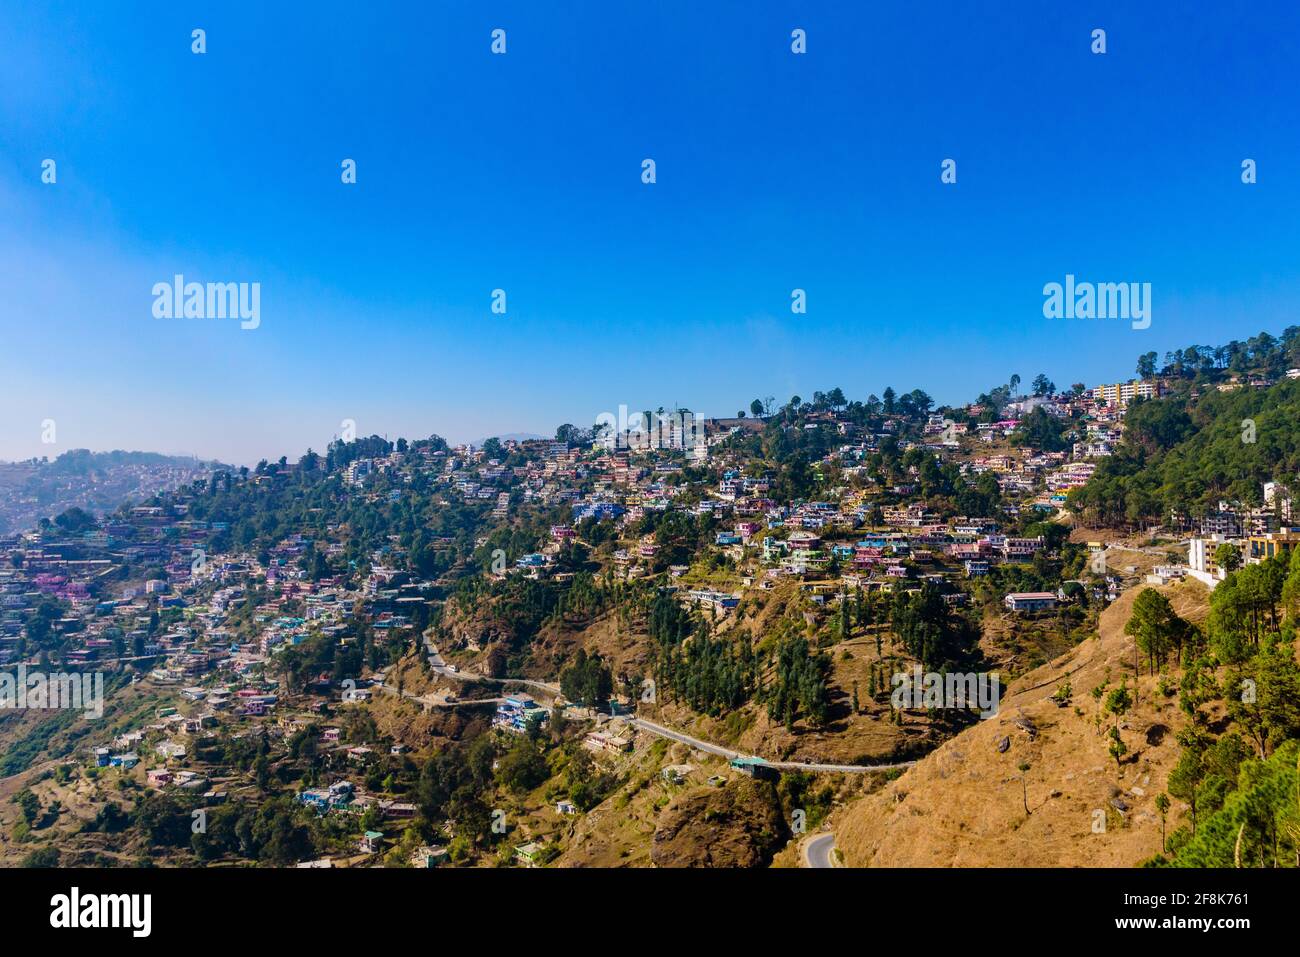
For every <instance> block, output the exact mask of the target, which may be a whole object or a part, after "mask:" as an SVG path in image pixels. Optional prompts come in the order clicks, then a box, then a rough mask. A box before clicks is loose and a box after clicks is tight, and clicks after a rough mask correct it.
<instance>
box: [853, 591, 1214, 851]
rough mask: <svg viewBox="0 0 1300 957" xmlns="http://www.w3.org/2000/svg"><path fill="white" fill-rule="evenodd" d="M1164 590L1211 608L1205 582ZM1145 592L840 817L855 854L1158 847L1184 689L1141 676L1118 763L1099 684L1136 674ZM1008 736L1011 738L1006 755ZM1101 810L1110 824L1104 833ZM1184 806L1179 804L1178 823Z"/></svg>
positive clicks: (1187, 612)
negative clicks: (1130, 633)
mask: <svg viewBox="0 0 1300 957" xmlns="http://www.w3.org/2000/svg"><path fill="white" fill-rule="evenodd" d="M1160 590H1161V591H1163V592H1165V593H1166V594H1167V595H1168V596H1169V598H1170V600H1171V601H1172V602H1173V604H1174V608H1175V609H1176V610H1177V611H1178V613H1179V614H1180V615H1182V616H1183V617H1185V618H1188V619H1189V620H1192V621H1201V620H1203V619H1204V617H1205V615H1206V614H1207V612H1208V608H1209V602H1208V595H1207V593H1206V592H1205V590H1204V588H1203V587H1202V586H1201V585H1199V584H1197V583H1195V582H1190V583H1185V584H1181V585H1175V586H1168V587H1164V588H1161V589H1160ZM1140 591H1141V588H1133V589H1130V590H1129V591H1127V592H1126V593H1125V594H1124V595H1122V596H1121V597H1120V599H1119V600H1118V601H1116V602H1115V604H1114V605H1112V606H1111V607H1110V608H1108V609H1106V611H1105V612H1104V613H1103V615H1102V618H1101V626H1100V634H1099V636H1098V637H1096V638H1092V639H1089V640H1087V641H1085V642H1083V643H1082V644H1080V645H1078V646H1077V647H1075V648H1073V649H1072V650H1071V651H1070V652H1068V653H1067V654H1065V655H1062V656H1061V657H1060V658H1057V659H1056V660H1054V661H1052V662H1049V663H1048V664H1046V665H1043V666H1042V667H1040V668H1037V669H1035V670H1033V671H1031V672H1029V673H1027V674H1026V675H1024V676H1023V677H1021V678H1020V679H1018V680H1017V681H1015V682H1014V683H1013V684H1012V685H1011V686H1010V687H1009V688H1008V689H1006V690H1005V691H1004V693H1003V697H1002V703H1001V708H1000V711H999V714H998V715H997V716H996V717H994V718H991V719H989V720H987V721H983V722H981V723H980V724H979V725H977V726H975V727H972V728H970V729H968V730H966V731H964V732H962V733H961V734H959V735H958V736H957V737H955V738H953V739H952V740H950V741H948V742H947V743H945V744H944V745H943V746H942V747H940V748H939V749H938V750H936V751H935V752H933V753H932V754H930V755H928V756H927V757H926V758H925V759H924V760H922V761H921V762H919V763H918V764H917V765H916V766H915V767H913V768H911V769H909V770H908V771H907V772H906V773H905V774H904V775H902V776H901V777H900V778H898V779H897V780H896V781H893V782H891V783H890V784H889V785H887V786H886V787H884V788H882V789H881V790H880V791H879V792H877V793H875V794H872V795H869V796H867V797H865V798H862V799H861V800H860V801H858V802H856V803H855V804H853V805H852V806H850V807H849V808H848V809H847V810H846V811H845V812H844V813H843V814H842V815H840V816H839V818H838V823H837V824H836V827H835V833H836V843H837V845H838V846H839V847H840V848H841V849H842V850H843V852H844V856H845V863H846V864H847V865H849V866H856V867H953V866H956V867H1062V866H1064V867H1072V866H1097V867H1130V866H1134V865H1137V864H1139V863H1140V862H1141V861H1143V860H1144V859H1146V858H1148V857H1150V856H1151V855H1152V854H1155V853H1156V852H1158V851H1159V849H1160V828H1161V825H1160V819H1159V815H1158V814H1157V812H1156V809H1155V798H1156V795H1158V794H1159V793H1161V792H1162V791H1163V790H1164V789H1165V781H1166V777H1167V775H1168V773H1169V771H1170V769H1171V768H1172V767H1173V765H1174V763H1175V762H1176V760H1177V757H1178V745H1177V742H1176V741H1175V734H1176V732H1177V731H1178V729H1180V728H1181V727H1182V726H1183V722H1184V716H1183V714H1182V712H1181V711H1179V709H1178V707H1177V704H1176V698H1168V697H1164V696H1161V695H1159V694H1158V692H1157V688H1156V685H1157V680H1158V679H1155V678H1152V677H1150V676H1143V677H1142V678H1141V680H1140V681H1139V700H1138V703H1137V705H1136V706H1135V707H1134V708H1133V709H1132V710H1131V711H1130V712H1129V713H1128V714H1127V715H1126V716H1125V717H1124V719H1123V720H1122V722H1121V725H1120V727H1121V733H1122V735H1123V738H1124V741H1125V743H1126V744H1127V745H1128V748H1129V753H1128V754H1127V755H1126V756H1125V758H1124V760H1123V763H1122V765H1121V766H1120V767H1119V768H1118V769H1117V768H1116V765H1115V761H1114V759H1113V758H1112V757H1111V756H1110V755H1109V753H1108V751H1107V739H1106V738H1105V737H1103V735H1102V734H1101V733H1099V732H1098V729H1097V727H1096V725H1095V723H1094V716H1095V715H1096V714H1097V712H1098V709H1099V705H1098V703H1097V702H1096V701H1095V700H1094V699H1093V697H1092V696H1091V695H1090V694H1089V692H1090V691H1091V689H1092V688H1094V687H1095V686H1097V685H1099V684H1101V683H1102V682H1103V681H1104V680H1106V678H1107V677H1108V675H1109V678H1110V681H1111V686H1112V687H1113V686H1115V685H1118V683H1119V681H1120V679H1121V677H1124V676H1128V677H1129V678H1130V686H1131V684H1132V680H1131V679H1132V674H1133V643H1132V640H1131V639H1129V638H1128V637H1126V636H1125V635H1124V625H1125V623H1126V622H1127V621H1128V619H1129V616H1130V613H1131V609H1132V605H1133V600H1134V598H1135V597H1136V596H1137V594H1138V593H1139V592H1140ZM1067 677H1068V679H1069V681H1070V683H1071V686H1072V689H1073V701H1072V703H1071V704H1070V705H1069V706H1068V707H1063V708H1062V707H1058V706H1057V705H1056V703H1055V702H1054V701H1052V700H1051V695H1052V693H1053V692H1054V691H1055V690H1056V688H1057V687H1058V686H1059V685H1060V684H1061V683H1062V682H1063V681H1065V680H1066V678H1067ZM1076 709H1078V711H1081V712H1082V713H1078V711H1076ZM1029 729H1032V730H1029ZM1004 738H1005V739H1008V740H1009V747H1007V749H1006V750H1005V751H1004V752H1000V751H999V744H1000V743H1001V742H1002V740H1003V739H1004ZM1022 767H1025V768H1026V770H1024V771H1023V772H1022V770H1021V768H1022ZM1026 805H1027V806H1028V813H1027V812H1026ZM1099 810H1100V811H1101V812H1103V813H1104V818H1105V829H1104V831H1103V832H1101V833H1097V832H1095V831H1094V827H1095V822H1096V821H1097V820H1098V818H1097V816H1096V812H1097V811H1099ZM1182 813H1183V812H1182V808H1181V807H1180V805H1179V803H1178V802H1177V801H1175V802H1174V806H1173V807H1172V808H1171V810H1170V812H1169V821H1168V828H1169V830H1171V831H1172V830H1173V828H1174V827H1175V824H1176V822H1177V821H1178V820H1179V819H1180V817H1181V814H1182Z"/></svg>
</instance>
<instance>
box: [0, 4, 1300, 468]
mask: <svg viewBox="0 0 1300 957" xmlns="http://www.w3.org/2000/svg"><path fill="white" fill-rule="evenodd" d="M542 6H547V7H558V8H559V9H558V10H548V9H541V7H542ZM1136 6H1137V5H1134V4H1130V3H1094V4H1088V3H1078V4H1068V5H1066V4H1059V3H1049V2H1041V3H1028V2H1006V3H998V4H996V5H994V4H971V3H958V2H951V3H925V2H917V0H912V2H899V3H883V4H882V3H872V4H870V5H866V4H863V5H850V4H843V3H839V4H832V3H822V4H808V3H767V2H761V0H760V2H754V0H750V2H711V3H708V4H701V3H699V2H662V3H654V4H631V3H610V2H572V3H566V4H563V5H539V4H535V3H488V2H475V3H468V2H466V3H437V4H430V3H420V4H389V3H382V2H371V3H366V4H355V5H354V4H342V3H339V4H332V3H313V4H310V5H302V6H301V7H298V6H297V5H294V4H265V3H222V4H187V3H175V2H168V3H140V4H116V3H114V4H91V3H84V2H83V3H76V4H63V3H42V4H33V5H26V4H19V3H17V2H14V0H4V2H3V5H0V331H2V332H3V344H2V346H0V409H3V415H0V458H9V459H13V458H20V457H26V456H31V455H51V456H52V455H55V454H58V453H59V452H62V451H64V450H66V449H67V448H75V447H90V448H94V449H105V448H141V449H150V450H158V451H165V452H196V453H198V454H200V455H203V456H212V457H219V458H222V459H225V460H227V461H233V462H238V463H251V462H255V461H256V460H257V459H259V458H262V457H267V458H278V457H279V456H280V455H282V454H288V455H290V456H294V457H296V456H297V455H298V454H300V453H301V452H302V450H303V449H305V448H306V447H307V446H309V445H310V446H313V447H315V448H317V449H321V448H323V447H324V446H325V445H326V444H327V443H328V441H329V440H330V438H331V437H332V436H333V435H335V434H337V433H338V431H339V429H340V423H341V421H342V420H344V419H353V420H355V421H356V423H357V428H358V430H359V431H360V432H362V433H364V434H370V433H381V434H382V433H386V434H388V435H389V436H390V437H396V436H397V435H406V436H408V437H420V436H424V435H428V434H429V433H431V432H437V433H439V434H442V435H444V436H446V437H448V438H450V439H452V440H474V439H478V438H481V437H483V436H486V435H490V434H494V433H500V432H516V431H527V432H538V433H548V434H549V433H550V432H551V431H552V430H553V429H554V427H555V426H556V425H557V424H559V423H560V422H566V421H567V422H573V423H576V424H580V425H586V424H590V423H591V422H593V421H594V420H595V418H596V416H597V415H598V414H600V413H601V412H605V411H610V412H615V413H616V412H617V410H618V406H619V405H620V404H626V405H628V406H630V407H632V408H644V407H652V408H653V407H658V406H660V405H664V406H672V405H674V404H678V403H680V404H682V405H685V406H687V407H690V408H694V409H698V410H701V411H703V412H707V413H710V414H734V413H735V411H736V410H737V409H739V408H742V407H748V405H749V402H750V400H751V399H753V398H755V397H760V396H766V395H773V396H776V397H777V398H778V399H779V400H781V401H784V400H785V399H787V398H788V397H789V396H790V395H792V394H799V395H802V396H804V397H809V396H811V394H812V393H813V391H815V390H818V389H823V390H826V389H830V388H832V387H834V386H840V387H842V388H843V389H844V390H845V392H846V393H848V394H849V395H850V396H851V397H865V395H866V394H868V393H870V392H875V393H877V394H878V393H880V392H881V391H883V389H884V388H885V386H887V385H892V386H894V388H895V389H899V390H909V389H912V388H915V387H919V388H923V389H925V390H926V391H928V392H929V393H930V394H931V395H932V396H934V397H935V398H936V400H938V401H940V402H957V401H963V400H966V399H970V398H973V397H974V396H975V395H976V394H977V393H978V392H980V391H984V390H986V389H988V388H989V387H991V386H993V385H996V384H998V383H1001V382H1005V381H1006V380H1007V379H1008V377H1009V376H1010V375H1011V374H1012V373H1018V374H1019V375H1020V376H1021V377H1022V378H1023V379H1025V380H1026V381H1028V380H1029V379H1030V378H1031V377H1032V376H1033V375H1035V374H1036V373H1038V372H1040V371H1041V372H1046V373H1047V375H1048V376H1049V377H1051V378H1052V379H1054V380H1055V381H1056V382H1057V383H1058V384H1060V385H1066V384H1069V383H1071V382H1075V381H1084V382H1087V383H1095V382H1098V381H1103V380H1104V381H1113V380H1116V379H1119V378H1127V377H1129V376H1130V375H1131V374H1132V372H1133V367H1134V363H1135V359H1136V356H1137V355H1139V354H1140V353H1142V352H1145V351H1147V350H1149V349H1154V350H1157V351H1158V352H1160V353H1161V354H1163V352H1164V351H1165V350H1166V349H1169V348H1173V347H1182V346H1185V345H1189V344H1192V343H1197V344H1219V343H1222V342H1225V341H1227V340H1229V339H1231V338H1245V337H1248V336H1250V335H1253V334H1255V333H1256V332H1258V331H1260V330H1261V329H1268V330H1270V331H1272V332H1275V333H1276V332H1278V331H1280V330H1281V329H1282V328H1283V327H1284V326H1286V325H1289V324H1292V323H1295V322H1298V321H1300V314H1298V312H1300V311H1298V310H1297V309H1296V308H1295V307H1294V304H1295V303H1296V302H1297V301H1300V300H1298V298H1297V293H1300V257H1298V256H1297V251H1298V249H1300V242H1298V239H1300V236H1298V233H1300V216H1298V215H1297V211H1298V210H1300V204H1298V202H1297V200H1298V199H1300V195H1298V191H1300V187H1298V186H1297V183H1298V181H1300V127H1298V126H1297V123H1296V116H1295V109H1294V107H1295V103H1296V90H1297V89H1300V83H1298V82H1297V81H1300V66H1298V65H1297V64H1300V29H1297V28H1298V27H1300V11H1298V10H1297V6H1296V5H1295V4H1289V3H1277V4H1273V3H1252V4H1245V5H1242V6H1240V8H1237V9H1233V10H1231V11H1228V10H1222V11H1213V10H1212V9H1211V7H1210V6H1209V5H1198V6H1199V9H1196V10H1195V11H1192V10H1190V9H1188V8H1187V5H1185V4H1181V3H1163V4H1143V5H1141V6H1142V9H1132V8H1134V7H1136ZM268 7H270V8H273V9H267V8H268ZM848 7H853V8H854V9H845V8H848ZM196 27H201V28H203V29H205V30H206V31H207V53H206V54H204V55H202V56H197V55H194V54H193V53H191V51H190V44H191V40H190V32H191V30H192V29H194V28H196ZM498 27H500V28H503V29H505V30H506V31H507V51H508V52H507V53H506V54H505V55H504V56H494V55H492V53H491V52H490V49H489V45H490V42H491V38H490V33H491V31H492V30H493V29H494V28H498ZM796 27H800V28H803V29H805V30H806V31H807V37H808V41H807V42H808V52H807V53H806V54H805V55H802V56H796V55H794V54H792V53H791V51H790V31H791V30H792V29H794V28H796ZM1098 27H1100V28H1104V29H1105V30H1106V31H1107V52H1106V54H1105V55H1102V56H1098V55H1094V54H1092V53H1091V52H1090V49H1089V44H1090V33H1091V31H1092V30H1093V29H1094V28H1098ZM647 157H649V158H653V159H654V160H655V162H656V164H657V178H658V181H657V182H656V183H655V184H654V185H645V184H643V183H642V182H641V178H640V174H641V161H642V160H643V159H644V158H647ZM45 158H53V159H55V160H56V162H57V164H58V166H57V171H58V182H57V183H56V184H54V185H45V184H42V183H41V162H42V160H44V159H45ZM344 158H352V159H355V160H356V162H357V171H358V176H357V178H358V182H357V183H356V184H355V185H344V184H342V183H341V182H340V163H341V161H342V160H343V159H344ZM945 158H953V159H955V160H956V161H957V164H958V167H957V169H958V182H957V183H956V185H952V186H946V185H943V184H941V183H940V179H939V173H940V164H941V162H942V161H943V160H944V159H945ZM1245 158H1252V159H1255V160H1256V161H1257V163H1258V170H1259V173H1258V175H1259V182H1258V183H1256V184H1255V185H1251V186H1246V185H1243V184H1242V183H1241V179H1240V165H1241V161H1242V160H1243V159H1245ZM176 273H182V274H184V275H185V276H186V278H187V279H190V280H197V281H201V282H206V281H223V282H224V281H230V282H259V283H261V287H262V292H261V325H260V327H259V328H258V329H255V330H247V331H245V330H241V329H240V328H239V326H238V324H237V323H235V322H231V321H224V322H223V321H221V320H193V319H191V320H184V319H174V320H160V319H155V318H154V317H153V315H152V311H151V309H152V296H151V289H152V286H153V284H154V283H156V282H160V281H161V282H169V281H170V280H171V277H172V276H173V275H174V274H176ZM1066 273H1073V274H1075V275H1076V276H1077V277H1079V279H1081V280H1087V279H1091V280H1094V281H1106V282H1121V281H1134V282H1150V283H1151V284H1152V299H1153V316H1152V320H1153V321H1152V324H1151V327H1150V328H1149V329H1146V330H1133V329H1131V328H1130V326H1129V324H1128V323H1125V322H1122V321H1091V322H1089V321H1087V320H1048V319H1045V318H1043V315H1042V303H1043V295H1042V287H1043V285H1044V284H1045V283H1048V282H1053V281H1056V282H1060V281H1063V279H1064V277H1065V275H1066ZM496 288H501V289H504V290H505V291H506V295H507V304H508V311H507V313H506V315H504V316H502V315H494V314H493V313H492V312H491V311H490V304H491V291H492V290H493V289H496ZM795 288H803V289H805V290H807V296H808V312H807V314H806V315H794V314H792V313H791V311H790V294H791V290H792V289H795ZM45 419H53V420H54V421H55V423H56V426H57V433H56V434H57V442H56V443H55V444H53V445H47V444H42V443H41V423H42V420H45Z"/></svg>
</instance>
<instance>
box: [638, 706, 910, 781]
mask: <svg viewBox="0 0 1300 957" xmlns="http://www.w3.org/2000/svg"><path fill="white" fill-rule="evenodd" d="M627 720H628V723H629V724H632V725H634V726H635V727H638V728H641V729H642V730H644V731H649V732H650V733H651V734H657V735H659V737H661V738H669V739H671V740H673V741H680V742H681V743H682V744H689V745H690V746H691V747H693V748H698V749H699V750H701V751H706V752H708V753H709V754H716V755H718V756H719V757H723V758H726V759H727V760H728V761H732V760H735V759H736V758H745V759H748V760H750V761H759V762H761V763H762V764H765V765H767V766H768V767H770V768H776V769H778V770H781V771H822V772H831V773H836V774H863V773H865V772H867V771H892V770H894V769H896V768H910V767H911V766H912V765H913V764H915V763H916V762H915V761H902V762H899V763H898V764H872V765H865V764H817V763H814V764H804V763H803V762H800V761H769V760H767V759H766V758H760V757H758V756H757V755H753V754H742V753H740V752H739V751H732V750H731V749H729V748H724V747H722V746H721V745H719V744H712V743H710V742H708V741H702V740H700V739H699V738H694V737H691V736H690V735H689V734H686V733H684V732H682V731H677V730H675V729H673V728H669V727H666V726H664V725H662V724H656V723H655V722H653V721H647V720H646V719H645V718H633V717H629V718H628V719H627Z"/></svg>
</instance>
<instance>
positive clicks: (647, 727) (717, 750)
mask: <svg viewBox="0 0 1300 957" xmlns="http://www.w3.org/2000/svg"><path fill="white" fill-rule="evenodd" d="M424 647H425V649H426V650H427V651H428V653H429V667H430V668H432V669H433V670H434V671H435V672H437V673H438V674H440V675H442V676H443V677H444V678H450V679H451V680H453V681H485V682H488V683H490V684H499V685H504V684H512V685H513V684H519V685H525V686H527V687H530V688H534V689H536V690H538V691H541V692H544V693H545V694H549V695H551V696H552V697H555V696H556V695H558V694H559V693H560V686H559V685H558V684H552V683H551V682H547V681H534V680H532V679H530V678H487V677H484V676H483V675H465V674H461V673H460V672H459V671H452V670H451V668H450V667H449V666H448V665H447V663H446V662H445V661H444V660H443V659H442V656H441V655H440V654H439V653H438V649H437V648H436V647H434V644H433V642H432V641H430V640H429V638H428V636H427V635H426V636H425V638H424ZM390 690H392V689H390ZM409 697H415V696H414V695H409ZM487 700H501V699H486V698H481V699H478V701H487ZM478 701H476V702H472V703H478ZM457 703H458V704H459V703H471V702H457ZM624 717H625V718H626V719H627V722H628V723H629V724H631V725H632V726H634V727H636V728H639V729H641V730H642V731H648V732H650V733H651V734H654V735H658V736H659V737H661V738H668V739H669V740H671V741H678V742H680V743H681V744H686V745H690V746H691V747H693V748H697V749H698V750H700V751H704V752H707V753H708V754H716V755H717V756H718V757H722V758H726V759H727V760H728V761H735V760H744V761H751V762H755V763H757V764H762V765H766V766H767V767H769V768H774V769H776V770H779V771H811V772H816V773H825V774H865V773H866V772H868V771H894V770H898V769H899V768H910V767H911V766H912V765H913V764H915V763H916V762H915V761H899V762H897V763H895V764H869V765H868V764H819V763H811V764H805V763H804V762H801V761H769V760H767V759H766V758H761V757H759V756H758V755H754V754H743V753H741V752H739V751H733V750H731V749H730V748H724V747H723V746H722V745H719V744H713V743H712V742H710V741H704V740H702V739H700V738H696V737H693V736H692V735H689V734H686V733H685V732H682V731H677V730H675V729H673V728H669V727H666V726H665V725H662V724H657V723H655V722H654V721H647V720H646V719H645V718H638V717H636V716H635V715H625V716H624Z"/></svg>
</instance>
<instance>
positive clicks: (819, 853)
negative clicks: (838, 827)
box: [803, 833, 839, 867]
mask: <svg viewBox="0 0 1300 957" xmlns="http://www.w3.org/2000/svg"><path fill="white" fill-rule="evenodd" d="M834 854H835V835H834V834H830V833H827V834H818V835H817V836H816V837H814V838H810V839H809V840H807V841H805V842H804V845H803V866H804V867H838V866H839V865H838V864H836V863H835V857H834Z"/></svg>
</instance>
